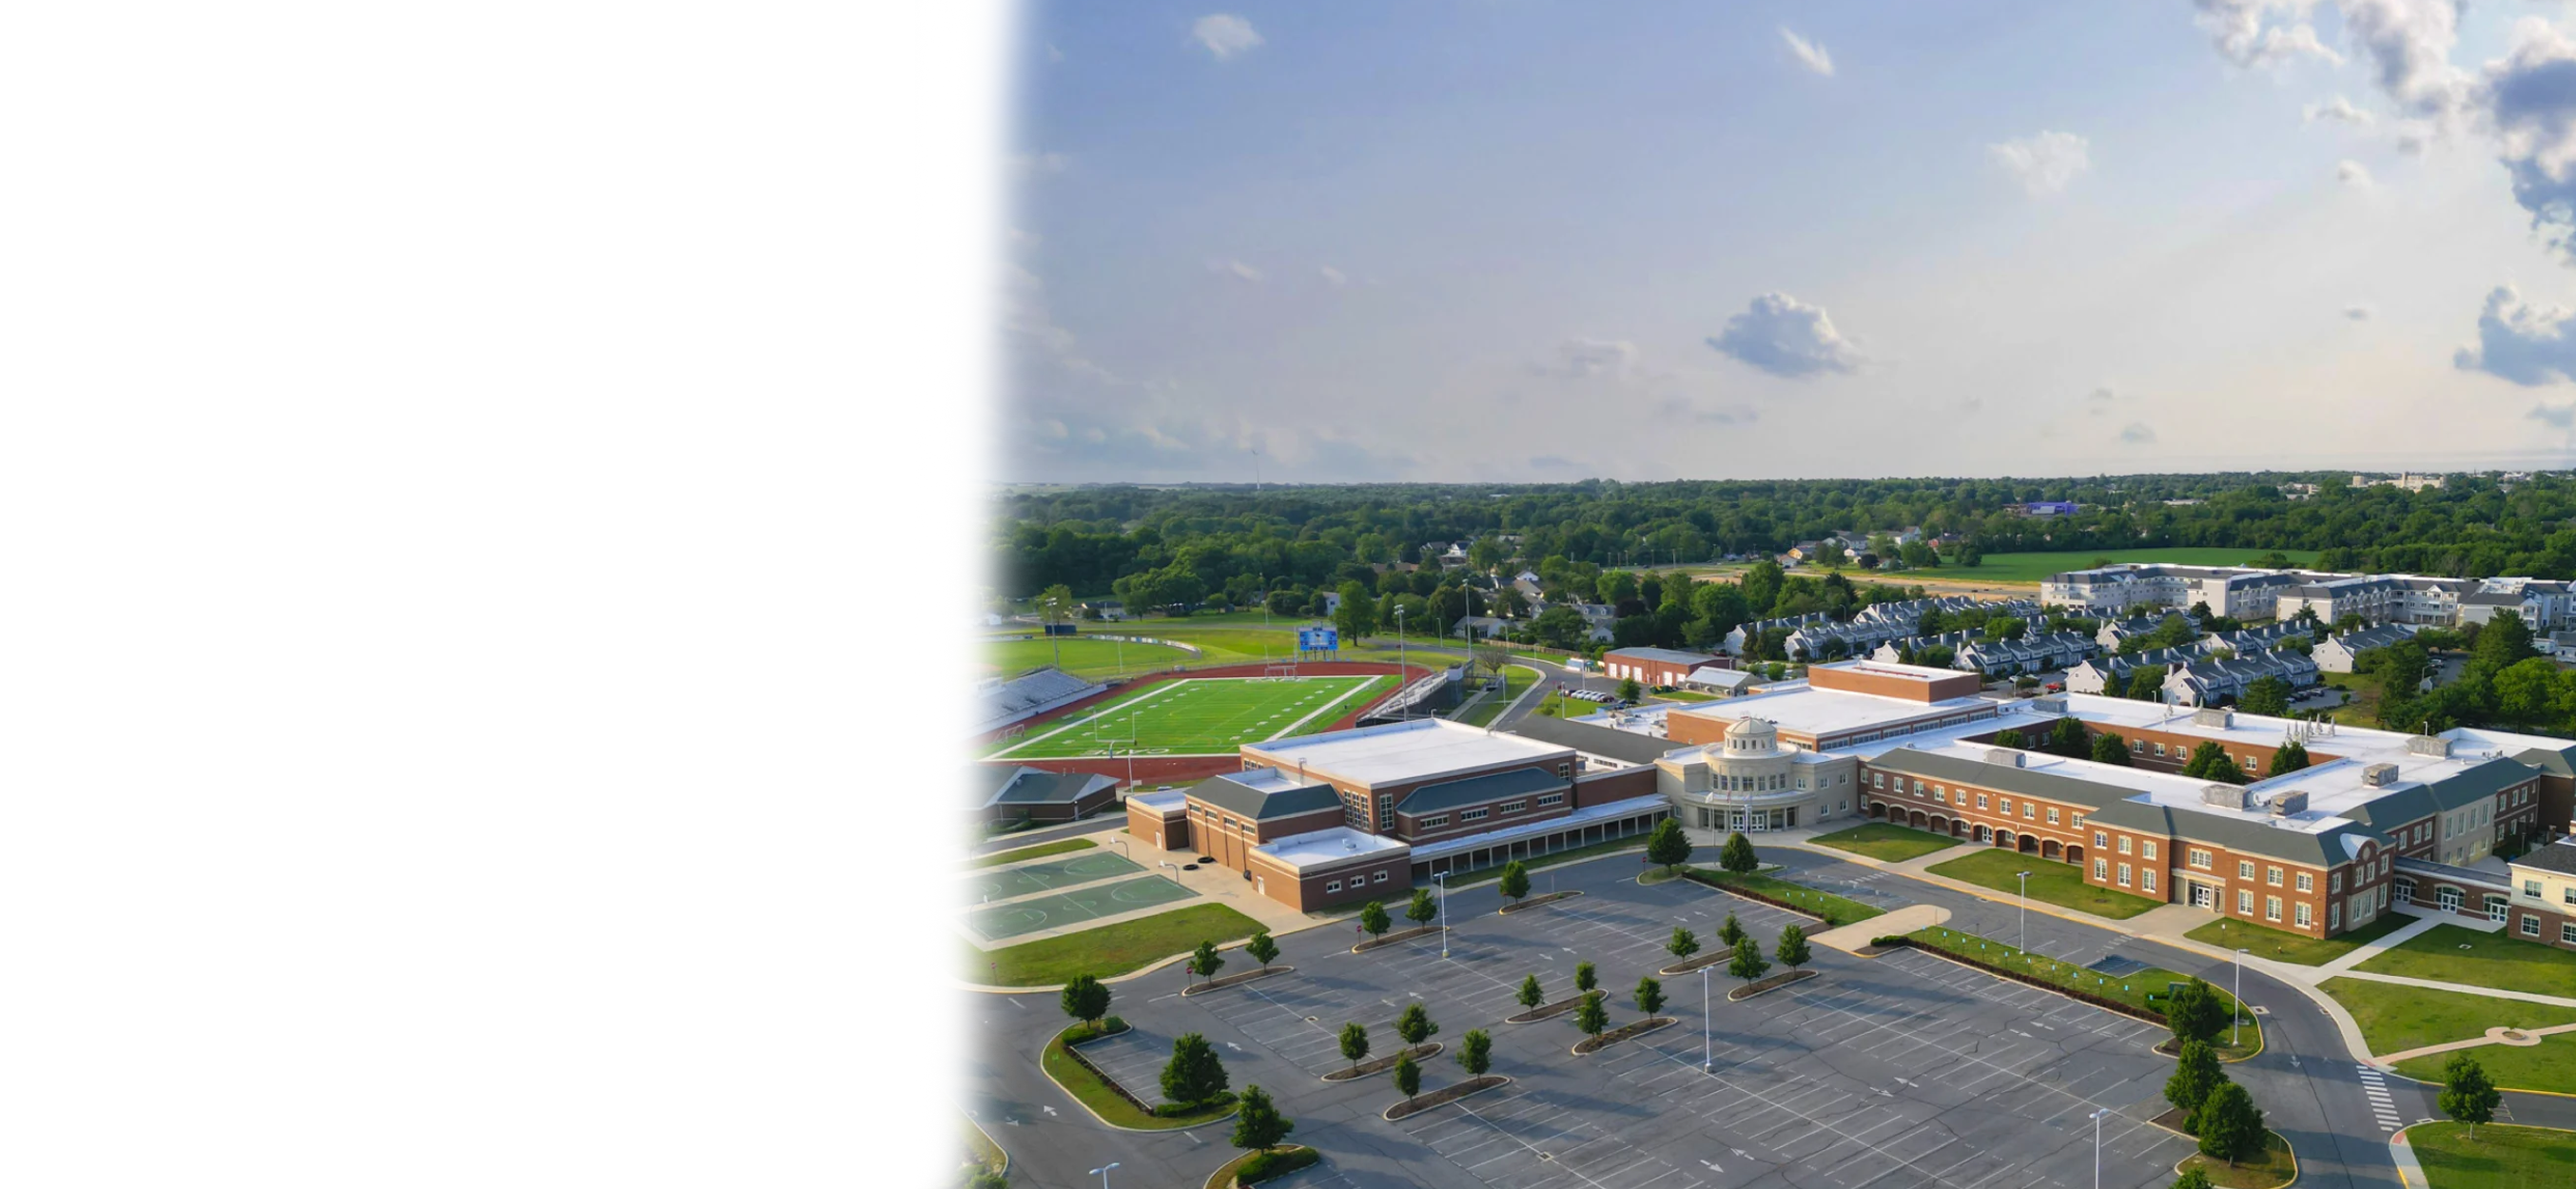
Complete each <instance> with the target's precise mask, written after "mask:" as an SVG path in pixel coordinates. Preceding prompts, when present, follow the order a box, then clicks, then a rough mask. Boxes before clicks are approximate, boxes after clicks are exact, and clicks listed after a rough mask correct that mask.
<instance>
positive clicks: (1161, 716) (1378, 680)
mask: <svg viewBox="0 0 2576 1189" xmlns="http://www.w3.org/2000/svg"><path fill="white" fill-rule="evenodd" d="M1393 688H1395V678H1394V676H1392V675H1386V676H1370V675H1366V674H1347V675H1337V676H1331V677H1190V678H1184V679H1182V680H1179V681H1167V682H1164V683H1162V684H1160V685H1156V686H1153V687H1151V688H1149V689H1145V690H1141V691H1138V692H1137V693H1134V694H1131V695H1129V696H1127V697H1123V698H1118V699H1115V700H1112V701H1109V702H1105V703H1102V704H1101V705H1099V706H1096V707H1094V708H1092V710H1091V711H1090V712H1088V713H1086V714H1082V715H1080V716H1077V717H1075V718H1072V719H1068V720H1066V721H1064V722H1061V723H1055V724H1052V725H1050V726H1049V727H1047V728H1046V729H1044V730H1041V731H1039V732H1037V733H1035V734H1032V735H1030V736H1029V737H1028V738H1027V739H1025V740H1023V741H1021V742H1019V743H1017V744H1014V745H1012V746H1010V747H1008V748H1004V749H1003V750H1001V751H997V752H994V753H993V754H992V755H991V756H989V757H987V758H989V759H996V760H1021V759H1028V760H1066V759H1083V758H1091V757H1097V756H1123V755H1127V754H1129V753H1130V752H1131V750H1132V752H1133V753H1134V754H1136V755H1140V756H1161V755H1175V756H1189V755H1231V754H1233V753H1234V749H1235V748H1236V746H1238V745H1240V744H1245V743H1259V742H1262V741H1264V740H1268V739H1277V738H1280V737H1282V736H1286V735H1294V734H1299V733H1301V732H1306V731H1312V730H1314V729H1316V728H1318V727H1321V726H1322V725H1323V724H1325V723H1328V722H1331V721H1333V720H1334V719H1336V718H1339V717H1341V716H1342V715H1344V714H1347V713H1350V712H1351V711H1353V710H1357V709H1358V708H1360V707H1362V706H1365V705H1367V704H1368V703H1369V701H1370V700H1371V699H1374V698H1375V697H1377V696H1378V695H1379V694H1381V693H1384V692H1385V691H1387V690H1390V689H1393ZM1131 732H1132V734H1131ZM1131 738H1132V739H1133V741H1134V742H1133V743H1132V744H1131V743H1130V742H1129V740H1130V739H1131Z"/></svg>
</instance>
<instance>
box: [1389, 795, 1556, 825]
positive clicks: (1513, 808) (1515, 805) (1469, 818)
mask: <svg viewBox="0 0 2576 1189" xmlns="http://www.w3.org/2000/svg"><path fill="white" fill-rule="evenodd" d="M1538 804H1539V808H1541V809H1545V808H1548V807H1549V806H1553V805H1563V804H1565V794H1563V793H1543V794H1541V795H1540V796H1539V799H1538ZM1529 807H1530V803H1529V802H1528V801H1505V802H1503V803H1502V804H1500V805H1496V806H1493V807H1492V809H1491V812H1493V813H1499V814H1502V815H1503V816H1505V817H1510V816H1511V815H1513V814H1515V813H1527V812H1529ZM1487 812H1488V810H1487V808H1486V807H1485V806H1481V805H1480V806H1477V807H1476V808H1474V809H1462V810H1459V811H1458V820H1459V821H1462V822H1475V821H1483V820H1484V819H1485V816H1486V814H1487ZM1448 824H1449V815H1448V814H1445V813H1442V814H1434V815H1432V816H1430V817H1426V818H1424V819H1422V821H1421V822H1420V823H1419V828H1420V829H1424V830H1437V829H1439V828H1440V827H1442V826H1445V825H1448Z"/></svg>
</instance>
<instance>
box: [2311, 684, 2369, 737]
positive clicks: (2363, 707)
mask: <svg viewBox="0 0 2576 1189" xmlns="http://www.w3.org/2000/svg"><path fill="white" fill-rule="evenodd" d="M2318 676H2320V677H2323V678H2325V683H2326V684H2327V685H2329V686H2332V687H2334V688H2336V689H2340V690H2350V691H2352V701H2351V702H2350V703H2348V704H2345V705H2341V706H2336V707H2333V708H2332V709H2330V710H2328V711H2327V712H2326V714H2327V717H2329V718H2332V719H2334V720H2335V721H2336V722H2339V723H2348V724H2350V725H2352V726H2356V727H2375V726H2378V725H2379V675H2378V674H2376V673H2321V674H2318Z"/></svg>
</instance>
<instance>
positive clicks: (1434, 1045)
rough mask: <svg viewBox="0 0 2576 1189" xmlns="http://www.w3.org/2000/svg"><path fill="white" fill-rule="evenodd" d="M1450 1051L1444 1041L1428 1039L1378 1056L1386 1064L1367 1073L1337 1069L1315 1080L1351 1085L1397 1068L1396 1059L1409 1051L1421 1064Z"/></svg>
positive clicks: (1336, 1084) (1417, 1062) (1415, 1061)
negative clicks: (1338, 1075) (1337, 1075)
mask: <svg viewBox="0 0 2576 1189" xmlns="http://www.w3.org/2000/svg"><path fill="white" fill-rule="evenodd" d="M1448 1051H1449V1046H1448V1045H1447V1044H1446V1043H1444V1042H1442V1041H1437V1040H1434V1041H1427V1042H1425V1043H1422V1044H1419V1045H1410V1046H1407V1047H1405V1048H1401V1049H1397V1050H1396V1051H1395V1052H1392V1053H1389V1054H1387V1055H1386V1056H1383V1057H1380V1058H1378V1060H1380V1061H1383V1062H1385V1063H1386V1064H1384V1065H1380V1066H1378V1067H1377V1068H1375V1069H1372V1070H1369V1071H1367V1072H1365V1073H1352V1072H1351V1071H1350V1070H1347V1069H1336V1070H1334V1071H1333V1072H1332V1073H1328V1074H1325V1075H1323V1076H1322V1077H1320V1078H1317V1079H1315V1080H1317V1081H1320V1082H1325V1083H1328V1084H1330V1085H1335V1086H1344V1085H1349V1084H1350V1083H1352V1082H1358V1081H1365V1080H1367V1079H1369V1078H1373V1077H1376V1076H1377V1075H1379V1074H1382V1073H1385V1072H1386V1071H1388V1070H1390V1069H1393V1068H1395V1059H1396V1058H1398V1057H1401V1056H1403V1055H1405V1054H1407V1053H1411V1054H1413V1060H1414V1063H1415V1064H1420V1063H1422V1062H1424V1061H1428V1060H1430V1059H1432V1058H1434V1057H1437V1056H1439V1055H1440V1054H1442V1053H1445V1052H1448ZM1334 1074H1340V1075H1343V1076H1340V1077H1335V1076H1334Z"/></svg>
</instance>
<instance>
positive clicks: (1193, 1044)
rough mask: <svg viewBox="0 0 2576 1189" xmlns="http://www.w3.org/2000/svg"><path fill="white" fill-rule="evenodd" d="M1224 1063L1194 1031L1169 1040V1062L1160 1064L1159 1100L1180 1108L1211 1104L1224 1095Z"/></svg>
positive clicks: (1214, 1047) (1211, 1046)
mask: <svg viewBox="0 0 2576 1189" xmlns="http://www.w3.org/2000/svg"><path fill="white" fill-rule="evenodd" d="M1225 1081H1226V1079H1225V1063H1224V1062H1223V1061H1220V1060H1218V1059H1217V1055H1216V1046H1215V1045H1212V1044H1209V1043H1208V1039H1207V1038H1206V1037H1204V1036H1201V1035H1199V1034H1198V1033H1196V1032H1184V1033H1182V1034H1180V1035H1179V1036H1176V1037H1173V1038H1172V1059H1171V1060H1170V1061H1167V1062H1164V1063H1163V1097H1165V1098H1168V1099H1170V1100H1172V1101H1173V1102H1175V1103H1179V1104H1180V1105H1182V1106H1184V1107H1190V1106H1197V1105H1199V1104H1201V1103H1206V1102H1213V1101H1215V1100H1216V1097H1217V1095H1220V1094H1223V1093H1225Z"/></svg>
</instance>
